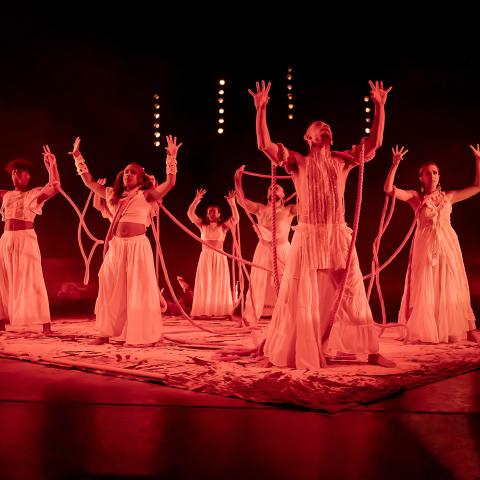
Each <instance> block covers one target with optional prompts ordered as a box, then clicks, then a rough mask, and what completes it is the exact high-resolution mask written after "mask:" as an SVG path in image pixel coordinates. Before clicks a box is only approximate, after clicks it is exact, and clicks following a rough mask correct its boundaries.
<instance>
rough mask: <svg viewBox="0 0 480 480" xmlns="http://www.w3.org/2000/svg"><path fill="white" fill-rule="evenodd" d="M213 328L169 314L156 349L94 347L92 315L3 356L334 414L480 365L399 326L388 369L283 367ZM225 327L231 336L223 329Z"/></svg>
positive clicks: (458, 349) (5, 340) (3, 341)
mask: <svg viewBox="0 0 480 480" xmlns="http://www.w3.org/2000/svg"><path fill="white" fill-rule="evenodd" d="M199 323H200V324H201V325H203V326H205V327H207V328H209V329H211V330H213V331H215V332H219V333H208V332H202V331H200V330H198V329H196V328H194V327H192V326H191V325H190V324H189V323H188V322H187V321H186V320H184V319H180V318H178V317H166V318H164V331H165V340H164V341H163V342H162V343H159V344H157V345H156V346H154V347H142V348H139V347H128V346H125V345H118V344H105V345H91V344H90V342H91V341H92V340H93V339H94V338H95V337H96V333H97V332H96V329H95V322H94V321H93V320H92V319H91V318H88V317H78V318H74V317H70V318H58V319H55V320H54V321H53V324H52V328H53V330H54V332H55V335H54V336H52V337H46V336H44V335H42V334H41V333H40V332H39V331H32V329H30V330H25V329H10V328H9V327H7V329H8V330H7V332H5V333H4V334H2V335H0V355H1V356H2V357H4V358H14V359H19V360H27V361H30V362H36V363H44V364H49V365H53V366H59V367H62V368H65V367H67V368H72V369H80V370H85V371H89V372H93V373H98V374H105V375H115V376H120V377H123V378H128V379H132V380H141V381H149V382H156V383H160V384H163V385H167V386H170V387H176V388H182V389H187V390H191V391H196V392H204V393H211V394H215V395H221V396H225V397H235V398H240V399H244V400H248V401H254V402H262V403H275V404H283V405H295V406H301V407H305V408H310V409H316V410H321V411H324V412H328V413H335V412H339V411H342V410H346V409H349V408H353V407H355V406H358V405H365V404H368V403H371V402H374V401H378V400H379V399H381V398H386V397H389V396H391V395H394V394H396V393H399V392H402V391H405V390H409V389H412V388H415V387H418V386H421V385H425V384H429V383H434V382H437V381H439V380H443V379H446V378H449V377H453V376H456V375H459V374H462V373H465V372H468V371H471V370H474V369H476V368H478V367H480V346H479V345H478V344H475V343H472V342H468V341H464V342H459V343H454V344H440V345H404V344H403V343H402V342H399V341H398V340H396V339H395V338H394V335H396V333H398V332H395V330H396V329H390V330H387V332H386V334H385V335H384V336H382V337H381V338H380V351H381V353H383V354H384V355H385V356H388V358H390V359H392V360H394V361H395V362H396V363H397V367H395V368H388V369H387V368H383V367H379V366H375V365H369V364H367V363H366V358H361V357H359V358H358V359H357V360H343V361H335V362H331V363H330V364H329V367H328V368H325V369H321V370H319V371H306V370H296V369H288V368H278V367H273V366H270V365H268V363H267V362H266V361H265V360H261V361H258V359H255V358H253V357H249V356H235V355H233V356H232V357H230V358H228V360H227V361H225V358H226V357H222V356H220V355H219V352H220V351H222V350H224V349H225V348H226V347H227V346H231V348H232V349H235V348H239V347H245V348H248V347H253V342H252V338H251V334H250V333H248V332H246V331H244V330H242V329H238V328H235V326H234V324H233V323H232V322H231V321H230V320H220V319H219V320H201V321H199ZM224 330H230V331H233V334H228V335H226V334H224V333H221V332H222V331H224Z"/></svg>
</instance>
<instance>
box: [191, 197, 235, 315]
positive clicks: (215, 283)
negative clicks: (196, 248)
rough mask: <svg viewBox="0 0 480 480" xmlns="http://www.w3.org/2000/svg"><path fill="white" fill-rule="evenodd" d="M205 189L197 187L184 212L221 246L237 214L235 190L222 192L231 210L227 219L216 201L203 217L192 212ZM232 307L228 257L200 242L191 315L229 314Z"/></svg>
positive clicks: (204, 236)
mask: <svg viewBox="0 0 480 480" xmlns="http://www.w3.org/2000/svg"><path fill="white" fill-rule="evenodd" d="M206 192H207V191H206V190H205V189H200V190H197V193H196V195H195V198H194V200H193V202H192V203H191V204H190V207H189V208H188V212H187V215H188V218H189V219H190V221H191V222H192V223H193V224H195V225H196V226H197V227H198V228H199V230H200V233H201V238H202V240H204V241H205V242H207V243H208V244H209V245H212V246H213V247H215V248H218V249H223V243H224V241H225V236H226V234H227V232H228V231H229V230H230V229H233V228H234V226H235V224H237V223H238V220H239V218H240V217H239V215H238V210H237V205H236V204H235V191H230V192H229V193H228V195H226V196H225V198H226V199H227V202H228V204H229V205H230V209H231V211H232V216H231V217H230V218H229V219H228V220H226V221H223V219H222V216H221V214H220V208H219V207H218V206H217V205H209V206H208V207H207V214H206V217H205V218H200V217H199V216H198V215H197V214H196V213H195V211H196V209H197V206H198V205H199V204H200V202H201V201H202V198H203V196H204V195H205V193H206ZM232 311H233V299H232V290H231V283H230V271H229V268H228V261H227V257H226V256H225V255H222V254H221V253H219V252H216V251H215V250H213V249H212V248H209V247H208V246H207V245H202V251H201V253H200V258H199V259H198V265H197V273H196V275H195V285H194V289H193V304H192V311H191V315H192V316H230V315H231V314H232Z"/></svg>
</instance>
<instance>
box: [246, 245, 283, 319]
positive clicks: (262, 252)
mask: <svg viewBox="0 0 480 480" xmlns="http://www.w3.org/2000/svg"><path fill="white" fill-rule="evenodd" d="M289 250H290V243H288V242H285V243H283V244H281V245H278V246H277V258H278V276H279V280H281V279H282V275H283V271H284V270H285V264H286V262H287V257H288V251H289ZM252 263H254V264H255V265H260V266H262V267H265V268H269V269H270V270H272V269H273V257H272V248H271V246H270V245H269V244H267V243H265V242H258V244H257V247H256V248H255V253H254V255H253V260H252ZM276 301H277V294H276V292H275V285H274V280H273V275H272V274H271V273H270V272H267V271H266V270H262V269H261V268H256V267H252V269H251V271H250V288H249V289H248V292H247V295H246V302H245V310H244V312H243V316H244V318H245V319H246V320H247V322H248V323H249V324H250V325H255V324H256V323H257V322H258V320H259V318H260V316H261V315H262V312H263V309H264V306H265V305H266V304H267V305H268V304H270V305H272V306H275V303H276Z"/></svg>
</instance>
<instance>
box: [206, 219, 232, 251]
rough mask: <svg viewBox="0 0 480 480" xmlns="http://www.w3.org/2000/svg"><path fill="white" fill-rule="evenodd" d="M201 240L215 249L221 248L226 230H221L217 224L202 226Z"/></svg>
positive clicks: (220, 226) (221, 227)
mask: <svg viewBox="0 0 480 480" xmlns="http://www.w3.org/2000/svg"><path fill="white" fill-rule="evenodd" d="M200 230H201V232H202V233H201V239H202V240H204V241H205V242H207V243H208V244H209V245H211V246H212V247H215V248H223V242H224V240H225V236H226V234H227V230H226V229H225V228H223V226H222V225H219V224H218V223H209V224H207V225H202V226H201V228H200Z"/></svg>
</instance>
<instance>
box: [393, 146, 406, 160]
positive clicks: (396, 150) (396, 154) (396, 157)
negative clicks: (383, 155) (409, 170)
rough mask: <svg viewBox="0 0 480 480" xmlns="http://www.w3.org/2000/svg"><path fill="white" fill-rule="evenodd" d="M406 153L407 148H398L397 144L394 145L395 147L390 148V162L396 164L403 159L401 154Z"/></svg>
mask: <svg viewBox="0 0 480 480" xmlns="http://www.w3.org/2000/svg"><path fill="white" fill-rule="evenodd" d="M407 153H408V150H405V147H400V148H398V145H395V148H392V162H393V163H394V164H395V165H398V164H399V163H400V162H401V161H402V160H403V156H404V155H406V154H407Z"/></svg>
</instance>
